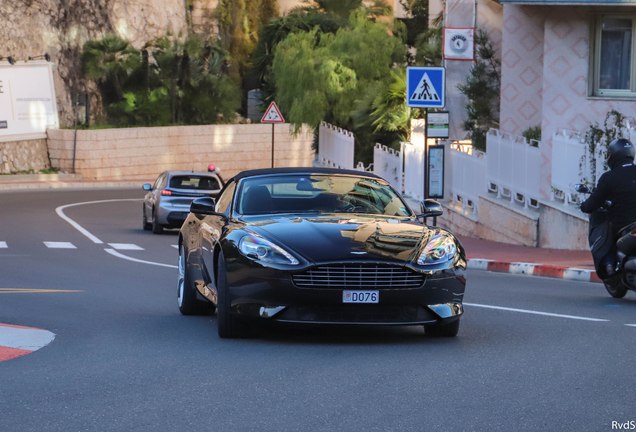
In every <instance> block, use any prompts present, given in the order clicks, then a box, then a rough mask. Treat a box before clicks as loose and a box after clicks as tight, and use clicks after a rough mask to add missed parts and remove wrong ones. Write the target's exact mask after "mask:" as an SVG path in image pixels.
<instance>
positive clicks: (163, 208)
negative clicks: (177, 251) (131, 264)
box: [143, 171, 224, 234]
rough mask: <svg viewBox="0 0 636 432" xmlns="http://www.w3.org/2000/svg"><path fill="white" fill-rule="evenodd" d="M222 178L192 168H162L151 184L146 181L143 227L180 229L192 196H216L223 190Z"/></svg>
mask: <svg viewBox="0 0 636 432" xmlns="http://www.w3.org/2000/svg"><path fill="white" fill-rule="evenodd" d="M223 185H224V183H223V180H222V179H221V177H219V176H218V175H217V174H216V173H211V172H194V171H164V172H162V173H161V174H160V175H159V177H158V178H157V180H156V181H155V184H154V185H151V184H150V183H147V184H145V185H143V189H144V190H146V191H148V193H147V194H146V196H145V197H144V208H143V228H144V230H147V231H150V230H152V232H153V233H155V234H160V233H161V232H162V231H163V229H164V228H181V225H183V222H184V221H185V220H186V218H187V217H188V214H189V213H190V204H192V201H193V200H195V199H196V198H200V197H212V198H216V197H217V196H218V194H219V192H220V191H221V189H223Z"/></svg>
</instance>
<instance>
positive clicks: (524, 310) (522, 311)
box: [464, 303, 609, 322]
mask: <svg viewBox="0 0 636 432" xmlns="http://www.w3.org/2000/svg"><path fill="white" fill-rule="evenodd" d="M464 306H473V307H480V308H486V309H497V310H503V311H509V312H520V313H527V314H533V315H543V316H551V317H557V318H568V319H576V320H583V321H599V322H600V321H605V322H608V321H609V320H606V319H600V318H587V317H580V316H574V315H561V314H555V313H549V312H539V311H533V310H526V309H515V308H507V307H501V306H490V305H483V304H475V303H464Z"/></svg>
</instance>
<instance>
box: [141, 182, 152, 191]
mask: <svg viewBox="0 0 636 432" xmlns="http://www.w3.org/2000/svg"><path fill="white" fill-rule="evenodd" d="M141 188H142V189H143V190H145V191H151V190H152V185H151V184H150V183H146V184H145V185H143V186H142V187H141Z"/></svg>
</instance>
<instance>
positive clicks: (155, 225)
mask: <svg viewBox="0 0 636 432" xmlns="http://www.w3.org/2000/svg"><path fill="white" fill-rule="evenodd" d="M152 213H153V214H152V233H153V234H161V233H163V225H161V224H160V223H159V222H157V219H158V218H157V212H156V211H154V210H153V212H152Z"/></svg>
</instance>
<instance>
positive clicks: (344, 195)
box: [237, 174, 411, 216]
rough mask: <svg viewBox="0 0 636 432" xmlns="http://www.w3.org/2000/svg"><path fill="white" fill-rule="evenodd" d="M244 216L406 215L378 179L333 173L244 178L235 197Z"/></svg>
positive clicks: (404, 209)
mask: <svg viewBox="0 0 636 432" xmlns="http://www.w3.org/2000/svg"><path fill="white" fill-rule="evenodd" d="M237 202H238V212H239V213H240V214H244V215H257V214H270V213H363V214H377V215H385V216H410V215H411V212H410V210H408V208H407V206H406V204H405V203H404V201H402V199H401V198H400V197H399V196H398V194H397V193H395V192H394V191H393V189H391V187H390V186H388V185H386V184H385V183H384V182H382V181H378V180H375V179H369V178H361V177H352V176H340V175H335V174H323V175H320V174H313V175H281V176H267V177H255V178H247V179H244V180H243V182H242V187H241V193H240V195H239V197H238V200H237Z"/></svg>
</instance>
